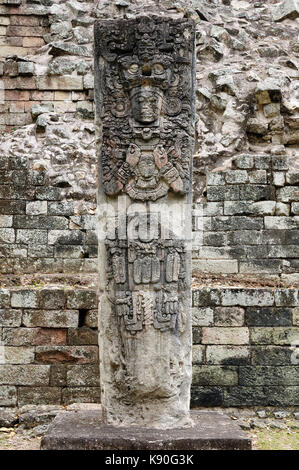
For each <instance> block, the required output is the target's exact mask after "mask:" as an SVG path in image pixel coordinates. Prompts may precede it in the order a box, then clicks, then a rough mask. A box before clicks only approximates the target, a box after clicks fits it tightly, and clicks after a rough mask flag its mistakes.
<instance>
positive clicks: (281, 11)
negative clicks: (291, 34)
mask: <svg viewBox="0 0 299 470" xmlns="http://www.w3.org/2000/svg"><path fill="white" fill-rule="evenodd" d="M272 15H273V19H274V21H282V20H284V19H286V18H291V19H295V18H297V17H298V16H299V4H298V2H297V0H283V1H282V2H280V3H278V5H275V6H274V7H273V8H272Z"/></svg>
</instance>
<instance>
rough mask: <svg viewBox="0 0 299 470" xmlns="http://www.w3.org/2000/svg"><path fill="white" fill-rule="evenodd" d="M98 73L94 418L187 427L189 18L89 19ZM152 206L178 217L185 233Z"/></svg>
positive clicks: (191, 32)
mask: <svg viewBox="0 0 299 470" xmlns="http://www.w3.org/2000/svg"><path fill="white" fill-rule="evenodd" d="M95 71H96V74H95V90H96V105H97V124H98V128H99V132H98V137H99V197H98V200H99V217H100V221H101V224H102V226H103V227H104V230H103V232H104V233H105V237H102V238H101V237H99V238H100V242H99V263H100V265H99V311H100V319H99V331H100V335H99V345H100V376H101V387H102V404H103V417H104V420H105V421H106V422H107V423H109V424H114V425H120V426H127V425H129V426H131V425H139V426H151V427H159V428H170V427H177V426H189V425H190V424H191V420H190V418H189V401H190V385H191V375H192V367H191V347H192V340H191V318H190V305H191V251H190V247H189V245H188V243H187V242H188V241H190V239H191V223H190V220H191V200H192V198H191V176H190V175H191V172H192V154H193V142H194V137H193V134H194V25H193V22H192V21H189V20H185V19H179V20H174V19H170V18H165V17H163V18H162V17H161V18H160V17H156V16H150V17H138V18H135V19H132V20H125V19H122V20H111V21H110V20H108V21H98V22H96V23H95ZM121 198H122V199H124V206H125V209H126V210H125V211H122V210H120V206H119V199H121ZM161 203H164V204H166V206H167V208H168V209H170V210H172V211H173V212H180V210H178V209H182V212H184V213H185V219H184V220H185V222H183V225H184V230H183V236H178V235H177V232H176V231H173V230H170V229H169V227H168V225H167V222H166V219H165V218H164V217H163V216H162V215H161V211H160V207H161ZM105 205H108V206H109V207H110V209H111V210H110V209H109V210H108V209H107V210H106V209H103V207H104V206H105ZM108 213H109V214H108ZM178 225H179V222H178ZM115 227H116V228H115ZM129 227H131V228H132V227H133V228H134V230H133V233H134V236H132V234H131V233H129V229H128V228H129Z"/></svg>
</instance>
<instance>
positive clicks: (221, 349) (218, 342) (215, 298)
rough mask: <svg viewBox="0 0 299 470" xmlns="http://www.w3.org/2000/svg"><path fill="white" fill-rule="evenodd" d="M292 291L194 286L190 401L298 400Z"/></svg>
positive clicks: (297, 302)
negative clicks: (195, 287)
mask: <svg viewBox="0 0 299 470" xmlns="http://www.w3.org/2000/svg"><path fill="white" fill-rule="evenodd" d="M298 293H299V291H298V289H274V290H273V289H246V288H214V289H213V288H211V289H210V288H202V289H194V291H193V342H194V346H193V383H192V403H193V406H221V405H222V406H228V407H229V406H253V405H262V406H263V405H268V406H287V405H290V406H291V405H298V404H299V367H298V344H299V328H298V326H299V322H298V312H299V309H298V306H299V297H298ZM296 347H297V349H296Z"/></svg>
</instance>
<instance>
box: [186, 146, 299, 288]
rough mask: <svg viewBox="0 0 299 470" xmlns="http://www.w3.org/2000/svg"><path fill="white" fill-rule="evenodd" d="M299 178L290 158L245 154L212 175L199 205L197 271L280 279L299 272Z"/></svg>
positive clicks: (196, 217) (197, 219)
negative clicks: (270, 275) (263, 275)
mask: <svg viewBox="0 0 299 470" xmlns="http://www.w3.org/2000/svg"><path fill="white" fill-rule="evenodd" d="M298 182H299V173H298V171H294V168H293V167H292V166H289V160H288V158H287V157H286V156H285V155H248V154H242V155H239V156H237V157H236V158H235V159H234V160H233V165H232V167H231V168H230V169H227V170H224V171H215V172H211V173H208V175H207V187H206V192H205V199H206V202H204V203H201V204H197V205H196V206H195V207H196V210H195V220H194V223H195V227H194V228H195V230H197V234H196V235H197V241H196V240H195V244H194V263H193V268H194V271H195V272H196V271H197V272H212V273H213V272H214V273H232V274H233V273H240V274H249V273H251V274H252V273H255V274H275V275H281V276H282V278H283V279H284V280H285V281H286V280H288V278H290V279H292V274H293V275H294V274H296V273H298V267H299V264H298V263H299V261H298V258H299V244H298V240H299V217H298V201H299V186H298Z"/></svg>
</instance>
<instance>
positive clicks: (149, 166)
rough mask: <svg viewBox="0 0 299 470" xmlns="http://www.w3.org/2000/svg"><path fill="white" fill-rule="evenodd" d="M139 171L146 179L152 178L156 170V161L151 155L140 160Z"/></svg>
mask: <svg viewBox="0 0 299 470" xmlns="http://www.w3.org/2000/svg"><path fill="white" fill-rule="evenodd" d="M138 169H139V173H140V175H141V176H142V177H143V178H144V179H149V178H151V177H152V176H153V175H154V173H155V170H156V165H155V162H154V160H153V159H152V158H150V157H143V158H141V159H140V161H139V165H138Z"/></svg>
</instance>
